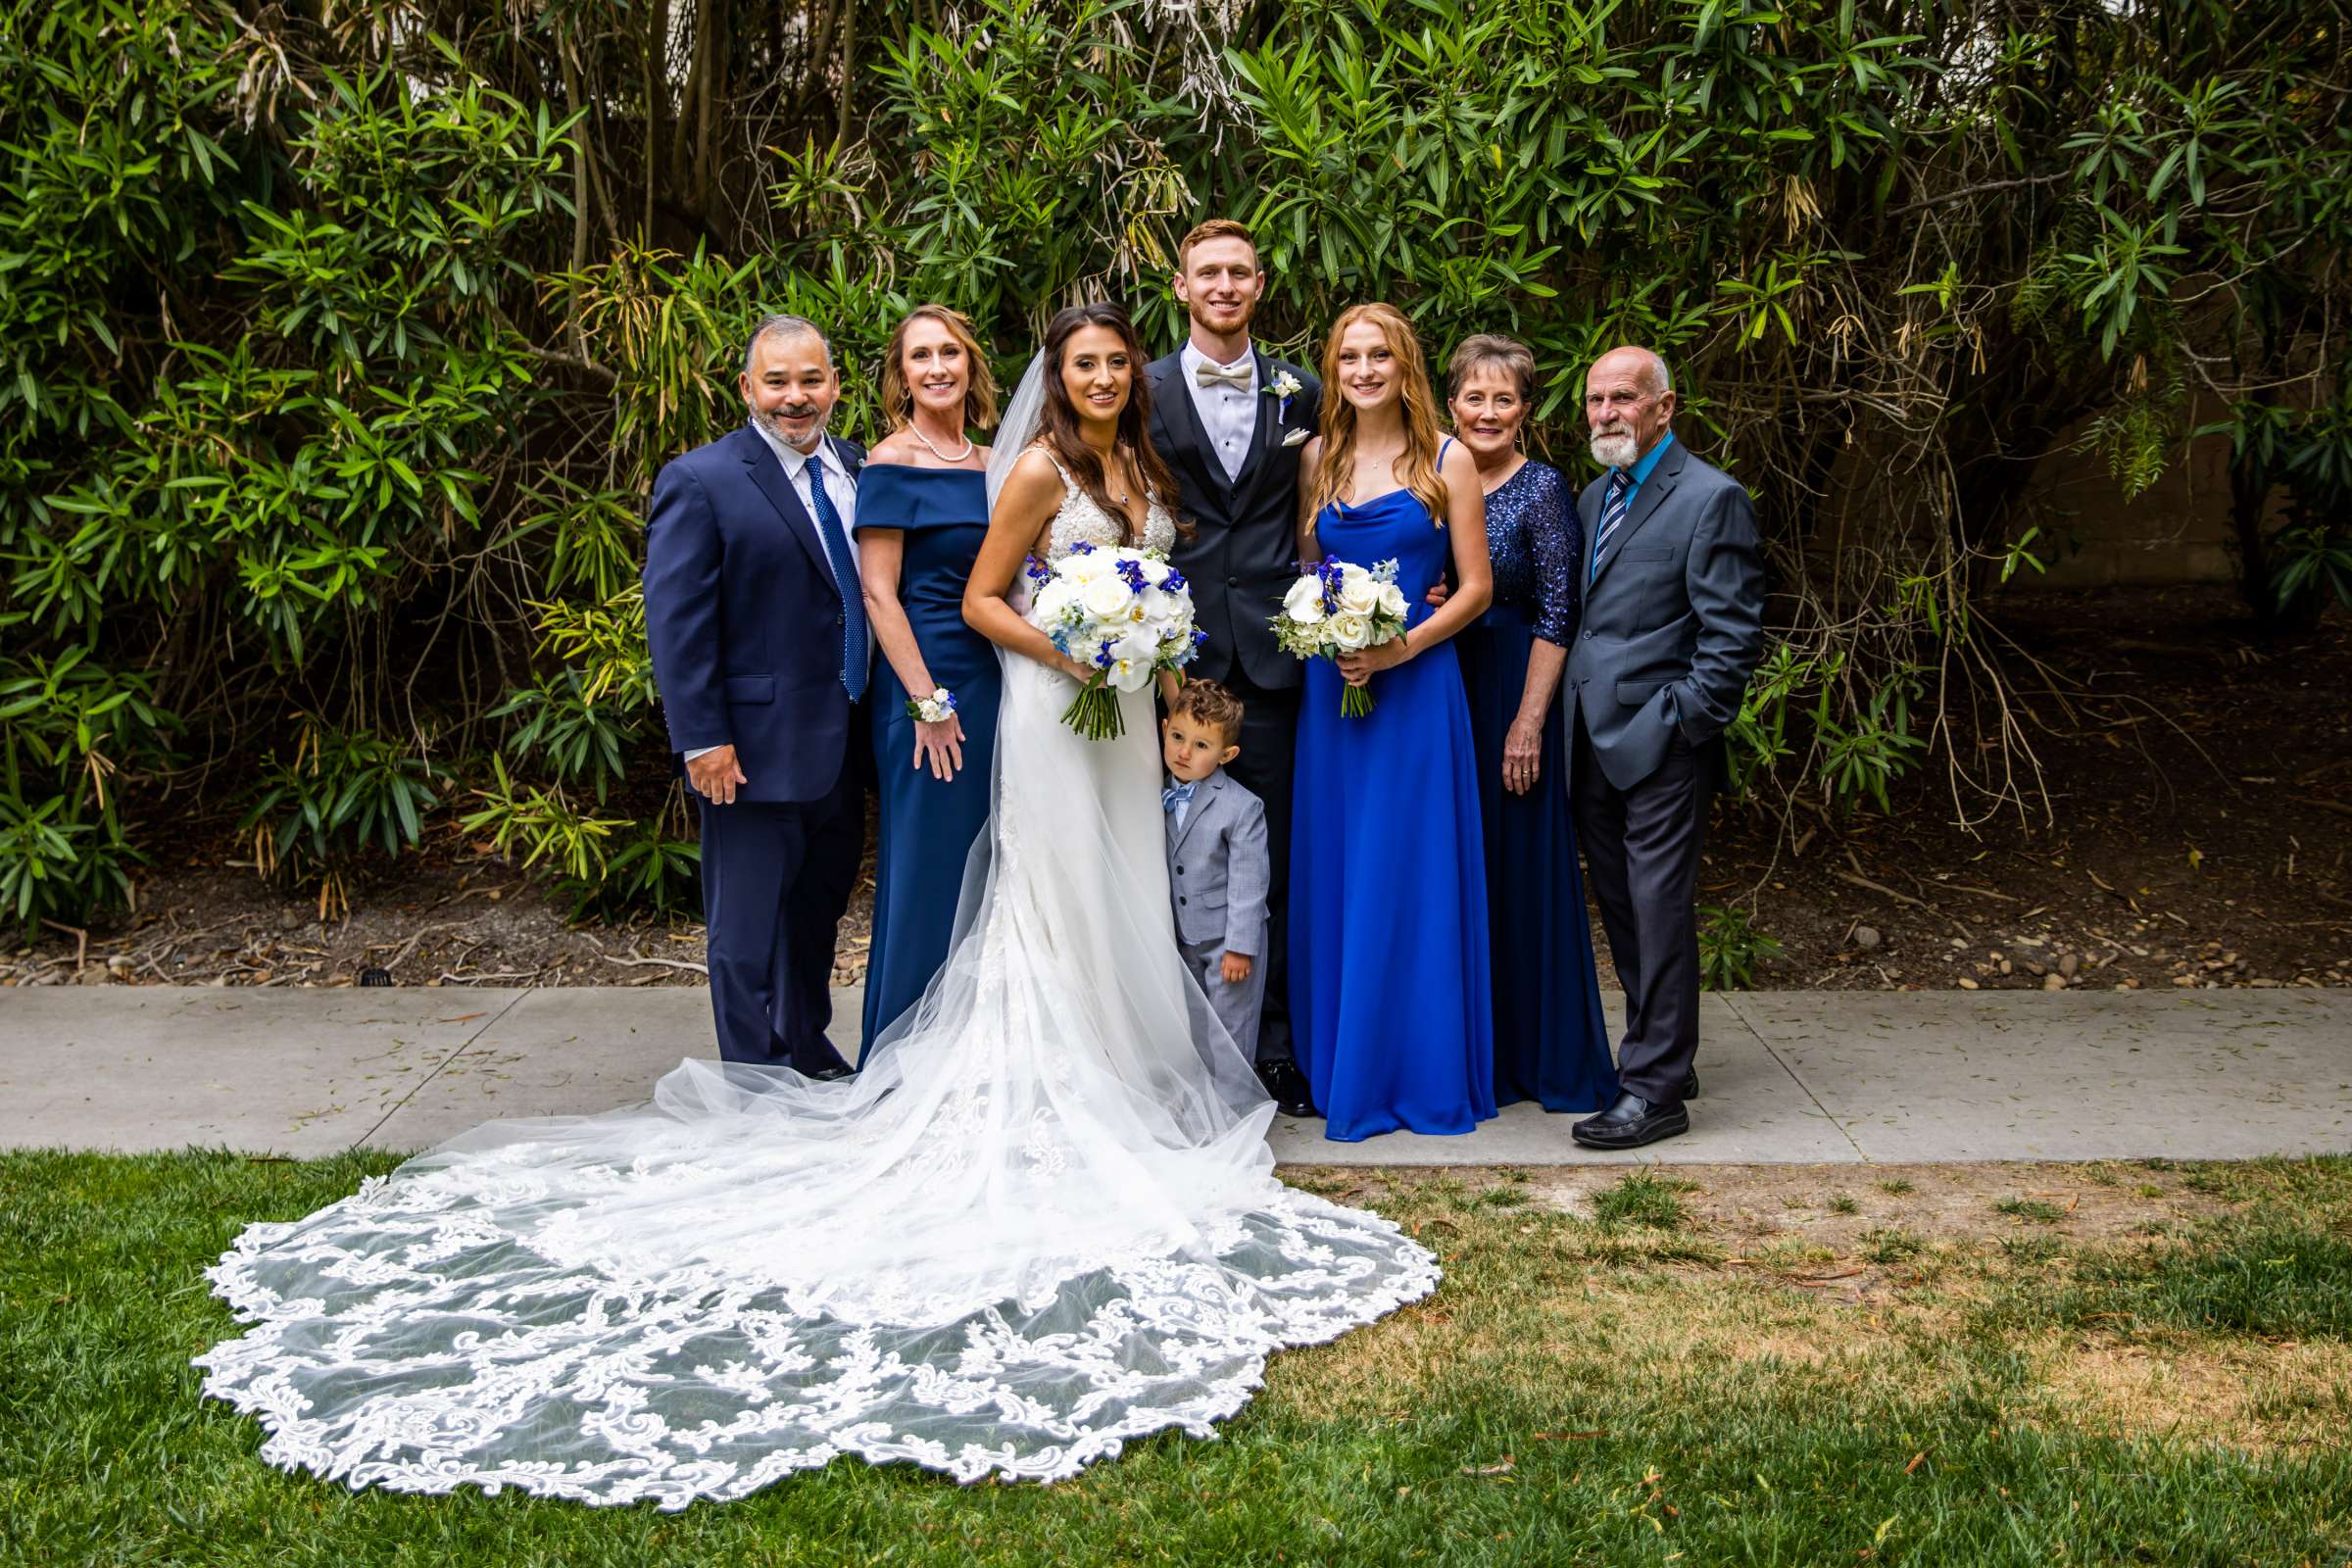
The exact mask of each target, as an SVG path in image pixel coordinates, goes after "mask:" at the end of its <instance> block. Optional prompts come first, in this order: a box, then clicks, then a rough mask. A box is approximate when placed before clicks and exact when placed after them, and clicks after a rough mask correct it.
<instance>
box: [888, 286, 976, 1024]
mask: <svg viewBox="0 0 2352 1568" xmlns="http://www.w3.org/2000/svg"><path fill="white" fill-rule="evenodd" d="M882 408H883V412H884V413H885V414H886V415H887V416H888V417H889V418H890V419H891V421H892V424H893V429H892V430H891V433H890V434H889V435H887V436H885V437H883V438H882V439H881V440H880V441H878V442H876V443H875V444H874V449H873V450H872V451H871V452H869V453H868V454H866V460H865V467H864V470H863V471H862V472H861V473H860V474H859V475H858V575H859V577H860V579H861V580H862V582H863V584H864V588H865V604H866V611H867V618H868V619H869V620H870V621H871V622H872V624H873V628H874V639H875V641H876V642H878V643H879V644H880V645H881V659H880V660H879V661H878V662H879V664H880V668H879V669H877V670H876V672H875V678H874V681H873V685H872V688H871V691H870V695H869V697H868V701H869V702H870V703H871V705H872V712H873V731H874V763H875V772H876V775H877V777H878V779H879V780H880V785H879V793H880V796H881V809H880V815H881V843H880V847H879V849H878V850H877V851H876V854H875V864H874V928H873V940H872V943H871V945H870V947H869V948H868V950H867V953H866V963H865V1019H864V1028H865V1043H866V1045H867V1046H869V1047H870V1046H871V1045H872V1044H873V1042H874V1037H875V1036H876V1035H878V1034H880V1033H881V1032H882V1030H883V1029H884V1028H886V1027H887V1026H888V1025H889V1024H890V1023H891V1021H892V1020H893V1019H895V1018H897V1017H898V1016H899V1014H900V1013H902V1012H904V1011H906V1010H907V1008H908V1007H911V1006H912V1005H914V1004H915V1002H916V1001H917V1000H919V999H920V998H921V996H922V994H923V987H924V986H926V985H928V984H929V983H930V980H931V976H932V974H933V972H934V971H936V970H937V969H938V968H939V966H940V964H941V963H942V962H943V961H944V960H945V959H946V958H947V956H948V938H949V934H950V931H951V928H952V927H953V926H954V924H955V921H956V895H957V893H958V891H959V890H960V889H961V887H962V885H963V862H964V858H965V857H966V856H967V855H968V854H969V853H970V851H971V847H972V840H973V839H974V838H976V837H977V836H978V835H979V832H980V828H981V825H982V824H983V823H985V822H986V821H987V820H988V791H989V754H990V751H991V749H992V748H993V747H994V746H995V744H996V735H997V695H998V689H999V688H998V682H999V679H1000V666H999V664H998V662H997V651H996V649H995V648H994V647H993V646H992V645H991V644H990V643H989V641H988V639H987V638H985V637H982V636H981V635H980V634H979V633H978V632H976V631H974V630H972V629H971V628H970V627H969V626H967V625H965V624H964V622H963V582H964V578H966V577H967V576H969V575H970V574H971V569H972V559H973V558H974V557H975V556H977V555H978V554H979V553H980V541H981V540H982V539H983V538H985V537H986V536H987V534H988V493H987V488H986V481H985V479H984V477H983V475H982V472H981V470H982V469H983V467H984V466H986V465H987V462H988V448H986V447H984V446H980V445H978V444H977V443H976V442H974V441H973V440H971V438H970V437H969V436H968V435H967V434H966V432H967V431H969V430H972V429H986V428H987V427H988V426H989V425H991V424H993V423H995V422H996V412H997V387H996V382H995V380H994V379H993V378H992V377H991V376H990V374H989V370H988V360H987V357H986V356H985V355H984V354H982V353H981V351H980V345H979V339H978V337H977V335H976V334H975V333H974V332H973V331H972V323H971V322H970V321H969V320H967V319H964V317H963V315H962V314H961V313H960V312H957V311H953V310H950V309H949V308H948V307H946V306H944V305H923V306H918V307H916V308H915V310H914V311H913V312H912V313H910V314H909V315H908V316H907V319H905V320H904V321H901V322H900V323H899V329H898V331H897V332H896V333H894V334H893V335H892V337H891V340H890V349H889V352H888V353H887V355H886V356H885V357H884V360H883V364H882Z"/></svg>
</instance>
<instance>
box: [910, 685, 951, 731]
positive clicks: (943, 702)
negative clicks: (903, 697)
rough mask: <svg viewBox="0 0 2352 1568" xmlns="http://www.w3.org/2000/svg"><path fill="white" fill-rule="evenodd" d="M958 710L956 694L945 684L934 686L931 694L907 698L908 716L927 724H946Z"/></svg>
mask: <svg viewBox="0 0 2352 1568" xmlns="http://www.w3.org/2000/svg"><path fill="white" fill-rule="evenodd" d="M955 711H956V694H955V693H954V692H952V691H950V690H948V689H947V688H946V687H945V686H936V687H933V688H932V691H931V695H930V696H928V697H923V698H914V697H909V698H907V717H908V718H912V719H919V720H921V721H922V722H923V723H925V724H944V723H946V722H947V721H948V719H949V718H950V717H951V716H952V715H953V714H954V713H955Z"/></svg>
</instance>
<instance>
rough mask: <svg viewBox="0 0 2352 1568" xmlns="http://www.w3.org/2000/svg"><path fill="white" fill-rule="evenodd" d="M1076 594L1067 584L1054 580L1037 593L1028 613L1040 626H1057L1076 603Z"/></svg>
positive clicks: (1075, 590) (1057, 579)
mask: <svg viewBox="0 0 2352 1568" xmlns="http://www.w3.org/2000/svg"><path fill="white" fill-rule="evenodd" d="M1077 592H1078V590H1077V589H1075V588H1073V587H1071V586H1070V585H1069V584H1068V583H1066V582H1063V581H1061V580H1060V579H1059V578H1055V579H1054V581H1052V582H1050V583H1048V584H1046V585H1045V586H1044V587H1043V588H1040V589H1039V590H1038V591H1037V598H1036V600H1035V601H1034V602H1033V603H1032V604H1031V606H1030V612H1029V613H1030V615H1031V617H1032V618H1033V619H1035V620H1036V622H1037V623H1038V624H1039V625H1041V626H1056V625H1059V624H1060V623H1061V621H1062V620H1063V619H1064V617H1066V616H1067V615H1068V614H1069V613H1070V607H1071V606H1072V605H1073V604H1074V603H1076V600H1077Z"/></svg>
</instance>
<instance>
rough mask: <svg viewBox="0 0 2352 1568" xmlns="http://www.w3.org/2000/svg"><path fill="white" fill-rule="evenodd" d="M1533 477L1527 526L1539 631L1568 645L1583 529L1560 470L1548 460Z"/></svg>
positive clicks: (1572, 631) (1573, 624) (1574, 615)
mask: <svg viewBox="0 0 2352 1568" xmlns="http://www.w3.org/2000/svg"><path fill="white" fill-rule="evenodd" d="M1535 480H1536V484H1535V494H1534V495H1532V496H1530V497H1529V498H1528V507H1527V531H1528V536H1529V541H1530V543H1532V544H1533V545H1534V547H1535V557H1536V593H1537V609H1536V635H1537V636H1539V637H1541V638H1543V639H1544V641H1545V642H1547V643H1550V644H1552V645H1553V646H1555V647H1559V648H1565V647H1567V646H1568V640H1569V639H1570V638H1571V637H1574V636H1575V635H1576V619H1577V613H1578V610H1579V608H1580V607H1579V603H1578V601H1579V595H1578V593H1577V591H1576V567H1577V563H1578V562H1579V561H1581V560H1583V559H1584V554H1585V552H1584V537H1585V530H1584V527H1583V525H1582V524H1581V523H1579V522H1578V521H1577V517H1576V504H1575V498H1574V497H1573V496H1572V495H1570V493H1569V490H1568V481H1567V480H1566V479H1565V478H1563V477H1561V474H1560V470H1559V469H1557V468H1554V467H1551V466H1548V465H1546V466H1544V471H1543V472H1542V473H1540V474H1537V475H1535Z"/></svg>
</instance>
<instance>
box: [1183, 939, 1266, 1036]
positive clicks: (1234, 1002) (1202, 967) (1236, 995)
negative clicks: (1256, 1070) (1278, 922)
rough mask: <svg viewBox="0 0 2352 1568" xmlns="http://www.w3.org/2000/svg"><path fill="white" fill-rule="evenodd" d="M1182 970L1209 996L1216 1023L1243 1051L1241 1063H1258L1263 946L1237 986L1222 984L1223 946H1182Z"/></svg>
mask: <svg viewBox="0 0 2352 1568" xmlns="http://www.w3.org/2000/svg"><path fill="white" fill-rule="evenodd" d="M1177 946H1178V947H1180V948H1181V949H1183V951H1184V963H1185V967H1186V968H1188V969H1190V970H1192V971H1193V978H1194V979H1196V980H1198V981H1200V982H1201V990H1202V991H1204V992H1206V993H1207V994H1208V1005H1209V1007H1210V1009H1211V1010H1213V1011H1214V1012H1215V1013H1216V1015H1217V1022H1219V1023H1221V1024H1223V1025H1224V1026H1225V1032H1226V1033H1227V1034H1229V1035H1231V1036H1233V1043H1234V1044H1235V1045H1237V1046H1239V1047H1241V1048H1242V1059H1243V1060H1244V1061H1247V1062H1250V1063H1252V1064H1254V1063H1255V1062H1256V1060H1257V1021H1258V1018H1259V1016H1260V1014H1261V1009H1262V1008H1263V1007H1264V1005H1265V1000H1266V953H1265V947H1266V945H1265V943H1263V942H1262V941H1261V942H1260V943H1258V945H1257V947H1258V951H1257V955H1256V956H1255V958H1254V959H1252V960H1251V962H1250V978H1249V979H1247V980H1245V981H1243V982H1242V983H1241V984H1240V985H1238V986H1229V985H1227V984H1226V983H1225V973H1224V969H1225V944H1224V943H1223V942H1182V943H1179V944H1177Z"/></svg>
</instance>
